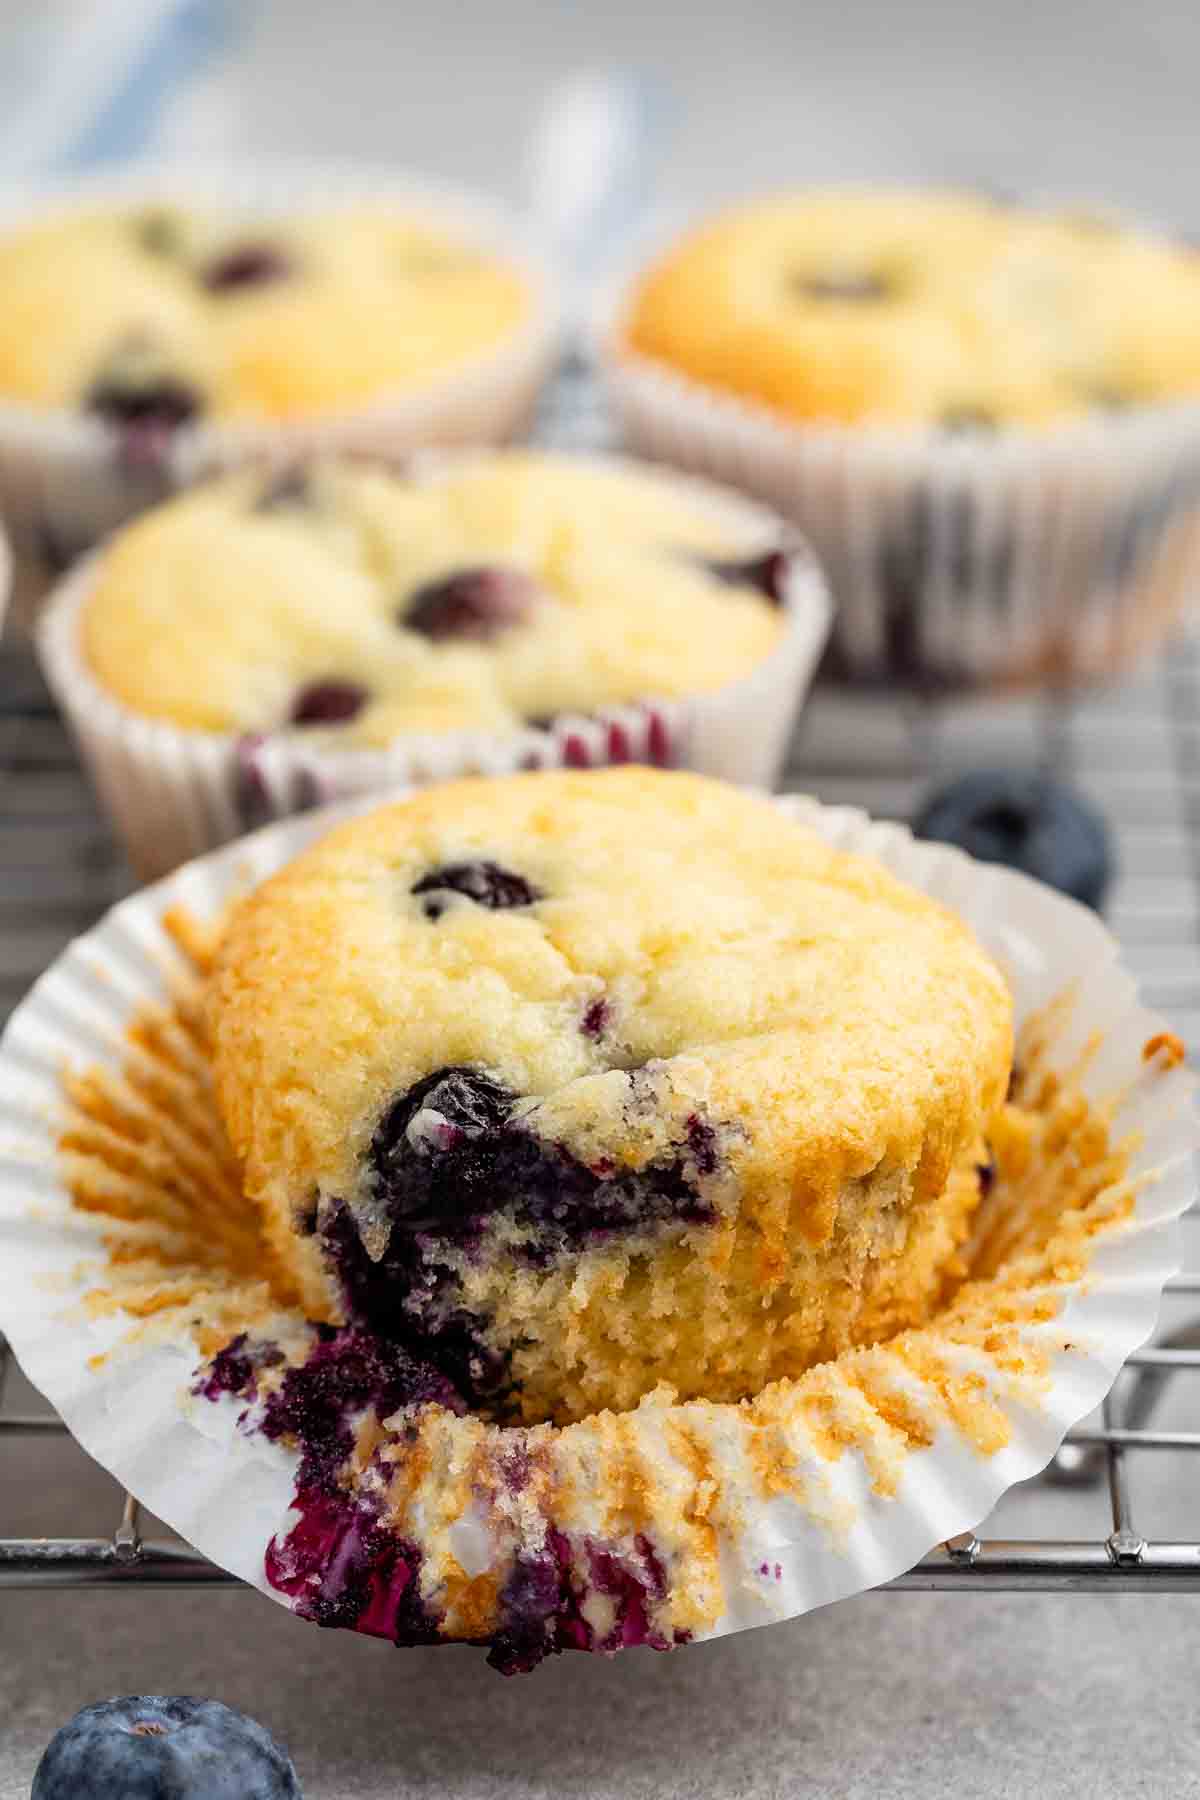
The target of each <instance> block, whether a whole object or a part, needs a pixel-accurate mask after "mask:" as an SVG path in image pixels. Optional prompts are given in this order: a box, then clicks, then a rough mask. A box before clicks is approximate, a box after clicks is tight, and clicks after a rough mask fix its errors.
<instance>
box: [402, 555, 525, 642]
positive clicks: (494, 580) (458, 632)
mask: <svg viewBox="0 0 1200 1800" xmlns="http://www.w3.org/2000/svg"><path fill="white" fill-rule="evenodd" d="M536 592H537V583H536V582H535V581H534V579H533V577H532V575H529V574H527V573H526V571H525V570H524V569H516V568H505V567H495V568H488V567H483V568H477V569H456V570H455V571H454V573H453V574H451V575H446V576H443V577H442V578H441V580H438V581H429V582H426V584H425V586H424V587H420V588H418V589H417V591H416V593H415V594H413V595H412V597H411V599H410V600H409V601H408V604H407V605H406V606H404V607H402V608H401V610H400V612H399V613H398V614H397V615H396V623H397V624H398V625H404V626H406V627H407V628H408V630H409V631H417V632H420V634H421V636H422V637H427V638H431V639H432V640H433V642H434V643H441V642H443V641H444V640H445V639H447V638H468V639H471V640H473V641H474V642H476V643H490V642H491V640H492V639H493V638H496V637H499V636H500V635H501V634H502V633H503V632H505V631H510V630H511V629H512V627H513V626H514V625H520V624H522V623H523V622H524V620H525V619H526V618H527V617H528V615H529V609H530V607H531V606H532V604H533V600H534V596H535V594H536Z"/></svg>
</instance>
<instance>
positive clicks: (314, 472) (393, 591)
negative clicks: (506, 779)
mask: <svg viewBox="0 0 1200 1800" xmlns="http://www.w3.org/2000/svg"><path fill="white" fill-rule="evenodd" d="M788 569H789V556H788V554H787V552H786V551H785V550H784V549H783V548H781V547H779V546H778V545H766V546H763V545H761V544H759V545H758V546H756V547H752V548H751V550H750V551H749V552H748V550H747V539H746V537H745V534H744V532H743V533H742V534H741V535H739V534H738V533H737V532H735V531H734V530H733V529H732V527H731V525H730V524H729V522H728V519H726V518H723V517H722V516H721V515H720V513H719V512H714V511H713V510H712V509H711V508H710V507H706V506H704V505H702V504H701V503H700V502H699V501H698V500H697V499H696V498H695V497H694V495H693V494H689V493H687V492H686V491H685V490H683V488H682V484H680V483H678V482H677V481H676V482H672V481H670V480H667V479H664V478H662V477H660V476H658V475H656V474H654V473H653V472H651V471H649V470H646V471H637V470H633V469H631V468H630V467H629V466H628V465H619V464H611V465H610V464H605V463H602V462H600V461H598V460H587V461H584V460H579V461H576V460H574V459H572V458H570V457H566V456H558V457H556V456H552V455H536V454H533V453H522V452H507V453H503V452H502V453H496V454H493V455H482V456H480V457H478V458H475V457H472V458H469V459H464V460H462V461H459V462H457V463H451V464H447V465H444V466H443V469H442V471H441V472H440V473H432V474H427V475H425V476H422V477H419V478H409V477H405V476H403V475H400V474H398V473H396V472H394V471H390V470H388V469H387V468H385V467H383V466H382V465H379V464H374V465H371V464H367V463H364V462H355V461H350V460H341V461H334V460H323V461H313V462H311V463H308V464H306V465H303V466H296V467H293V468H289V469H288V470H286V471H285V472H283V473H278V472H275V473H268V472H263V471H261V470H257V471H243V472H240V473H239V474H237V475H234V476H232V477H226V478H224V479H222V480H221V481H218V482H216V483H213V484H211V485H208V486H204V487H200V488H196V489H193V490H191V491H189V493H187V494H185V495H183V496H180V497H178V498H177V499H175V500H173V501H171V502H169V503H167V504H166V505H165V506H162V507H160V508H158V509H156V510H154V511H152V512H150V513H148V514H147V515H145V516H144V517H143V518H142V519H141V520H139V521H137V522H136V523H134V524H133V525H132V526H130V527H128V528H127V529H126V530H125V531H124V533H122V534H121V535H120V536H119V537H118V538H117V539H116V540H115V541H114V542H113V543H112V544H111V546H110V547H109V549H108V550H107V552H106V553H105V555H104V557H103V559H102V562H101V564H100V566H99V570H98V574H97V578H96V581H95V584H94V586H93V587H92V588H91V590H90V591H89V593H88V595H87V598H86V601H85V603H84V606H83V611H82V617H81V620H80V630H79V636H80V648H81V651H82V655H83V657H84V660H85V662H86V664H87V666H88V668H89V669H90V671H91V674H92V675H93V676H94V678H95V679H96V681H98V683H99V684H100V686H101V687H102V689H104V690H105V692H107V693H108V694H109V695H111V696H112V697H113V698H115V699H116V700H118V701H119V702H120V703H121V704H122V705H123V706H125V707H126V708H128V709H129V710H130V711H131V712H132V713H134V714H136V715H138V716H139V717H140V718H146V719H155V720H161V721H166V722H168V723H170V724H171V725H174V726H177V727H180V728H182V729H185V730H189V731H198V732H213V733H227V734H230V733H231V734H262V733H268V734H280V733H283V734H291V735H294V736H296V737H298V738H303V740H304V743H305V744H307V745H310V746H318V747H321V746H324V747H335V748H339V749H341V748H346V749H367V748H371V747H382V746H386V745H388V744H390V743H392V742H393V741H394V740H395V739H396V738H397V737H398V736H399V735H400V734H403V733H406V732H410V733H446V732H466V731H470V732H486V733H499V734H512V733H513V732H515V731H519V730H522V729H525V728H528V727H530V726H533V727H541V726H544V725H546V724H547V723H548V722H549V721H551V720H553V719H554V718H555V717H556V716H558V715H562V714H564V713H572V714H578V713H584V714H589V713H593V712H596V711H597V710H599V709H602V708H605V707H612V706H619V705H621V704H623V703H628V702H634V701H638V700H642V699H647V698H650V697H658V698H670V697H674V696H680V695H688V694H699V693H704V692H706V691H709V690H713V689H717V688H720V687H722V686H723V685H725V684H727V683H729V682H731V681H734V680H736V679H737V678H738V677H739V676H741V675H745V674H749V673H750V671H751V670H753V669H755V668H756V667H758V666H759V665H760V664H761V663H762V662H763V661H764V659H766V658H767V657H768V656H769V655H770V653H771V651H772V649H773V648H774V646H775V645H776V644H777V643H778V642H779V639H780V636H781V633H782V632H783V630H784V628H785V609H784V604H783V602H784V598H785V583H786V580H787V574H788Z"/></svg>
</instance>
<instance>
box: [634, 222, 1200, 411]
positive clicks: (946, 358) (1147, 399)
mask: <svg viewBox="0 0 1200 1800" xmlns="http://www.w3.org/2000/svg"><path fill="white" fill-rule="evenodd" d="M1198 303H1200V258H1197V256H1196V255H1195V253H1194V251H1192V250H1191V249H1189V248H1187V247H1183V246H1180V245H1178V244H1172V243H1170V242H1167V241H1166V240H1163V239H1156V238H1152V237H1149V236H1147V235H1143V234H1140V233H1135V232H1133V231H1130V230H1123V229H1119V228H1117V227H1116V226H1115V225H1111V224H1108V223H1106V222H1105V221H1104V220H1102V219H1099V218H1096V217H1092V216H1089V215H1082V214H1071V213H1062V214H1053V213H1044V214H1043V213H1038V212H1034V211H1031V210H1025V209H1022V208H1020V207H1017V206H1010V205H1003V204H999V203H997V202H994V201H991V200H988V199H986V198H982V197H975V196H970V195H955V194H941V193H932V192H931V193H919V192H903V191H900V192H890V193H889V192H885V191H875V190H861V191H857V190H846V191H817V192H811V193H797V194H794V195H791V196H784V197H781V198H776V199H772V200H766V201H763V202H760V203H758V204H754V205H749V206H745V207H742V208H740V209H736V210H732V211H729V212H727V213H725V214H723V215H721V216H720V217H718V218H716V219H714V220H712V221H710V222H708V223H706V224H703V225H701V226H700V228H699V229H697V230H695V231H694V232H692V233H691V234H690V235H689V236H687V237H685V238H684V239H683V240H682V241H681V242H680V243H678V244H676V245H675V246H674V247H673V248H672V249H670V250H669V251H668V252H667V253H666V255H665V256H664V257H663V258H662V259H661V260H660V261H659V262H658V263H657V265H656V266H654V267H653V268H651V269H650V270H649V271H648V273H647V274H646V275H645V276H644V277H643V278H642V279H641V281H640V282H639V283H638V285H637V287H636V289H635V291H634V294H633V296H632V299H631V302H630V304H629V307H628V311H627V314H626V317H625V319H624V321H623V323H622V327H621V330H622V336H623V341H624V342H625V344H626V345H627V346H628V347H629V348H630V349H631V350H633V351H634V352H636V353H638V354H640V355H643V356H646V357H650V358H652V359H655V360H657V361H660V362H662V363H664V364H666V365H669V366H670V367H672V368H674V369H675V370H677V371H678V372H680V373H682V374H684V375H687V376H689V377H691V378H692V379H693V380H695V381H698V382H700V383H702V384H704V385H705V386H710V387H714V388H718V389H721V390H724V391H726V392H728V393H731V394H734V395H737V396H740V397H741V398H743V399H746V400H749V401H753V402H756V403H758V404H761V405H763V406H766V407H769V408H771V409H772V410H773V411H775V412H777V413H779V414H781V415H783V416H784V417H785V418H787V419H790V420H795V421H800V422H803V423H826V424H838V425H848V426H860V425H868V424H888V425H909V426H911V425H917V426H927V427H930V428H933V429H936V430H939V431H943V432H947V433H951V434H957V433H964V432H983V431H990V430H996V429H1000V428H1003V427H1006V426H1017V425H1019V426H1031V427H1038V426H1048V425H1052V424H1056V423H1059V422H1061V421H1064V420H1067V419H1070V418H1072V417H1078V416H1080V415H1083V414H1086V413H1089V412H1096V411H1099V412H1110V411H1114V410H1124V409H1129V408H1135V407H1139V406H1145V405H1153V404H1158V403H1161V402H1164V401H1171V400H1176V399H1180V398H1183V397H1186V396H1194V395H1196V394H1198V393H1200V334H1197V332H1196V329H1195V319H1196V312H1197V305H1198Z"/></svg>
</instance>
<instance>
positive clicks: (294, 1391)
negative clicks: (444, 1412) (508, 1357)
mask: <svg viewBox="0 0 1200 1800" xmlns="http://www.w3.org/2000/svg"><path fill="white" fill-rule="evenodd" d="M230 1349H231V1350H232V1349H233V1346H232V1345H231V1346H230ZM245 1355H246V1350H245V1349H242V1350H241V1351H239V1352H236V1353H235V1357H244V1356H245ZM431 1404H433V1405H438V1406H444V1407H447V1408H448V1409H449V1410H450V1411H451V1412H459V1413H460V1412H462V1411H464V1410H465V1409H464V1406H463V1400H462V1396H461V1395H460V1394H459V1393H458V1392H457V1390H456V1389H455V1388H454V1386H453V1385H452V1384H451V1383H450V1382H449V1381H447V1379H446V1377H445V1376H444V1375H443V1374H441V1372H440V1371H439V1370H437V1369H435V1368H434V1367H433V1365H432V1363H429V1362H426V1361H423V1360H421V1359H420V1358H419V1357H417V1356H416V1355H414V1354H413V1353H411V1352H410V1351H409V1350H407V1349H405V1348H404V1347H403V1346H402V1345H400V1344H397V1343H394V1342H392V1341H389V1340H388V1339H385V1338H380V1337H376V1336H375V1335H374V1333H373V1332H369V1331H363V1330H360V1329H358V1328H357V1327H354V1326H344V1327H342V1328H341V1329H334V1327H332V1326H321V1327H319V1328H318V1334H317V1342H316V1343H315V1345H314V1346H313V1349H312V1351H311V1353H310V1354H309V1357H308V1360H307V1361H306V1362H304V1363H302V1364H300V1365H299V1366H296V1367H293V1368H290V1369H289V1370H288V1371H287V1373H286V1375H285V1376H284V1377H283V1380H282V1382H281V1383H280V1384H279V1387H278V1388H277V1389H276V1390H275V1392H274V1393H272V1394H269V1395H268V1396H267V1398H266V1400H265V1402H264V1406H263V1415H262V1420H261V1424H260V1426H259V1429H260V1430H261V1431H262V1433H263V1435H264V1436H265V1437H267V1438H269V1439H270V1440H271V1441H272V1442H275V1441H276V1440H277V1439H279V1438H288V1439H294V1440H295V1441H296V1442H297V1443H298V1444H299V1445H300V1446H301V1449H302V1452H303V1456H302V1460H301V1463H300V1471H299V1474H298V1475H297V1478H296V1479H297V1481H298V1483H299V1485H300V1486H301V1487H302V1488H304V1489H305V1490H306V1491H308V1492H313V1493H321V1494H329V1495H333V1494H336V1493H337V1492H338V1476H339V1472H340V1470H341V1467H342V1465H343V1463H344V1462H345V1461H346V1458H347V1457H348V1456H349V1455H350V1453H351V1451H352V1450H353V1449H354V1428H355V1425H356V1423H357V1421H358V1419H359V1418H360V1416H361V1415H362V1414H363V1413H364V1412H365V1411H366V1409H367V1408H368V1407H371V1408H372V1409H373V1410H374V1412H375V1414H376V1416H377V1417H378V1418H380V1419H386V1418H389V1417H390V1416H391V1414H392V1413H394V1412H398V1411H399V1410H400V1408H401V1407H404V1406H418V1405H431Z"/></svg>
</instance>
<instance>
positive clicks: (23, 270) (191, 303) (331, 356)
mask: <svg viewBox="0 0 1200 1800" xmlns="http://www.w3.org/2000/svg"><path fill="white" fill-rule="evenodd" d="M532 305H533V296H532V294H531V293H530V292H529V291H528V287H527V283H526V281H525V278H524V277H523V276H522V274H521V273H520V272H519V271H518V270H517V269H516V268H515V267H513V266H511V265H510V264H508V263H507V262H506V261H504V260H503V259H502V258H500V257H499V256H497V255H494V254H492V253H490V252H485V251H483V250H481V249H480V248H479V246H478V245H476V244H473V243H470V242H468V241H467V240H466V239H465V238H464V237H463V236H462V235H461V233H459V232H458V231H456V230H455V228H454V227H453V226H446V227H442V226H440V225H439V224H438V223H437V222H436V220H435V219H432V218H430V217H426V216H424V215H421V216H417V215H413V216H411V217H410V216H406V215H404V214H403V213H402V212H399V211H397V210H392V209H388V208H386V207H384V206H382V205H380V204H376V203H372V204H365V203H360V204H357V205H354V206H350V207H343V208H339V209H336V210H331V211H327V212H324V213H314V214H313V215H312V216H308V217H305V216H292V215H290V214H289V215H288V216H287V217H286V218H279V219H263V220H248V219H247V218H245V217H244V216H242V215H239V214H228V215H223V214H221V213H217V212H212V213H208V212H203V211H199V210H189V209H186V208H183V207H176V206H165V205H146V206H141V207H130V208H118V209H107V210H105V209H100V210H94V211H71V212H68V213H64V214H62V215H60V216H57V217H52V218H50V219H48V220H46V221H45V222H42V223H37V224H33V225H30V226H27V227H25V228H23V229H20V230H15V231H13V232H11V233H10V234H9V235H8V236H6V237H4V238H3V239H0V400H4V401H9V402H18V403H20V404H23V405H25V406H29V407H34V408H46V407H57V408H68V409H71V410H73V411H84V412H89V413H93V414H95V415H96V416H97V417H98V418H100V419H102V420H105V421H107V422H108V423H109V424H111V425H113V426H114V427H115V428H117V429H118V430H119V431H121V432H122V433H123V434H125V435H126V436H127V437H128V436H129V435H130V434H139V433H140V434H141V436H143V437H145V436H149V435H152V434H154V433H156V432H162V431H166V430H170V429H171V428H172V427H174V426H177V425H179V424H183V423H190V422H192V421H194V420H198V419H201V418H204V419H213V420H216V421H218V422H224V421H238V420H291V419H297V418H304V417H307V416H311V415H319V414H323V413H330V412H336V411H337V410H338V409H341V408H351V407H355V406H361V405H363V404H364V402H367V401H370V400H372V399H374V398H376V397H384V396H393V395H395V394H396V393H398V392H404V391H405V390H407V389H410V388H412V387H414V386H420V385H421V384H425V383H428V382H429V380H430V378H431V377H434V376H439V375H442V374H445V373H447V372H448V371H450V370H452V369H454V368H455V367H457V366H459V365H465V364H466V363H467V362H469V361H470V359H471V358H473V357H475V356H478V355H479V354H480V353H482V352H485V351H487V350H489V349H490V348H492V347H493V346H495V345H496V344H497V343H498V342H499V341H500V340H502V339H503V338H505V337H506V336H507V335H509V334H511V333H512V332H513V331H514V330H516V329H517V328H519V327H520V326H521V325H522V324H523V323H524V321H525V320H526V318H527V317H528V316H529V314H530V312H531V309H532Z"/></svg>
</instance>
